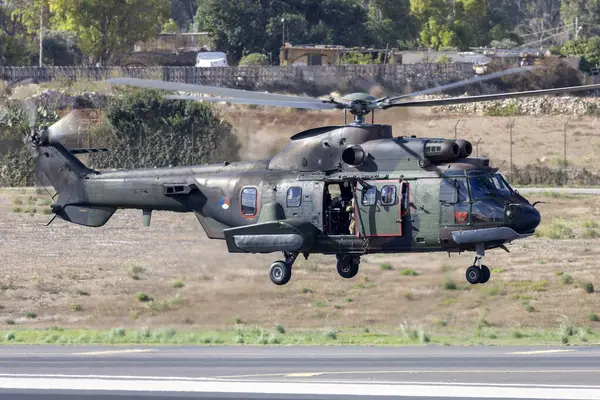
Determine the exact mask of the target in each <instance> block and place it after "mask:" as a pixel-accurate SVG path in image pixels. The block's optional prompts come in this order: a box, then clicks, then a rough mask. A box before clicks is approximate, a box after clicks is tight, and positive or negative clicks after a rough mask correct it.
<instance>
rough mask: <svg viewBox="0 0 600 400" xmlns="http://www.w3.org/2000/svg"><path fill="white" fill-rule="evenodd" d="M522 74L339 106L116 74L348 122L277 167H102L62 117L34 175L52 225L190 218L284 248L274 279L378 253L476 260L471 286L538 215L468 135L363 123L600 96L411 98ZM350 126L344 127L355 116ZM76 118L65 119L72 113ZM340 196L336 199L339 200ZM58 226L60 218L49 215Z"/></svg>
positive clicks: (43, 140)
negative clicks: (123, 212)
mask: <svg viewBox="0 0 600 400" xmlns="http://www.w3.org/2000/svg"><path fill="white" fill-rule="evenodd" d="M532 68H535V67H524V68H516V69H512V70H508V71H502V72H498V73H495V74H490V75H486V76H479V77H476V78H473V79H469V80H467V81H461V82H456V83H453V84H449V85H445V86H441V87H437V88H433V89H429V90H425V91H421V92H416V93H412V94H409V95H403V96H397V97H384V98H375V97H373V96H370V95H368V94H364V93H355V94H352V95H348V96H345V97H343V98H329V99H325V100H323V99H317V98H312V97H306V96H292V95H281V94H270V93H261V92H254V91H247V90H239V89H231V88H224V87H210V86H203V85H192V84H181V83H173V82H164V81H152V80H142V79H134V78H115V79H109V80H107V81H106V82H107V83H109V84H118V85H130V86H136V87H145V88H154V89H163V90H168V91H172V92H179V93H181V92H184V93H202V94H209V95H212V96H215V97H198V96H190V95H187V94H185V95H182V94H174V95H169V96H167V97H168V98H169V99H173V100H208V101H227V102H230V103H242V104H256V105H268V106H282V107H294V108H304V109H318V110H319V109H320V110H323V109H324V110H329V109H340V110H344V125H339V126H321V127H316V128H313V129H309V130H306V131H303V132H299V133H297V134H295V135H293V136H292V137H291V140H290V142H289V144H288V145H287V146H286V147H285V148H284V149H283V150H282V151H281V152H280V153H278V154H277V155H275V156H274V157H272V158H271V159H270V160H263V161H252V162H231V163H229V162H223V163H221V164H213V165H197V166H181V167H172V168H152V169H150V168H148V169H133V170H119V171H96V170H93V169H91V168H89V167H87V166H86V165H84V164H83V163H82V162H81V161H80V160H79V159H78V158H77V157H76V155H77V154H81V153H85V152H93V151H98V150H99V149H67V148H66V147H65V146H63V145H62V144H61V143H60V140H61V139H62V138H63V137H64V136H65V134H66V133H65V132H66V131H67V130H68V129H67V125H68V123H67V122H65V121H66V120H61V121H59V122H57V123H56V124H54V125H52V126H50V127H49V128H44V129H35V128H34V129H32V130H31V132H29V133H28V134H27V135H26V137H25V143H26V145H27V147H28V149H29V150H30V152H31V154H32V155H33V156H34V157H35V160H36V166H37V171H38V173H42V174H43V175H45V176H46V177H47V179H48V180H49V182H50V183H51V184H52V186H53V187H54V188H55V189H56V191H57V193H58V198H57V199H56V202H55V203H54V204H52V206H51V208H52V212H53V213H54V214H55V215H54V217H53V220H54V218H56V217H59V218H61V219H63V220H65V221H69V222H72V223H75V224H79V225H84V226H89V227H100V226H102V225H104V224H105V223H106V222H107V221H108V220H109V219H110V218H111V216H112V215H113V213H114V212H115V211H116V210H117V209H119V208H122V209H126V208H128V209H140V210H142V215H143V220H144V224H145V225H149V224H150V219H151V213H152V211H153V210H165V211H175V212H193V213H194V214H195V216H196V217H197V219H198V221H199V222H200V224H201V225H202V227H203V229H204V231H205V232H206V234H207V236H208V237H209V238H211V239H221V240H225V243H226V245H227V249H228V251H229V252H231V253H272V252H281V253H282V254H283V259H282V260H278V261H275V262H273V263H272V264H271V266H270V269H269V277H270V279H271V281H272V282H273V283H274V284H276V285H284V284H286V283H287V282H288V281H289V280H290V278H291V276H292V266H293V264H294V261H295V260H296V258H297V257H298V255H303V256H304V257H305V258H308V257H309V255H310V254H314V253H321V254H328V255H335V256H336V258H337V263H336V267H337V272H338V273H339V275H340V276H341V277H343V278H352V277H354V276H356V274H357V273H358V270H359V264H360V258H361V256H362V255H365V254H372V253H408V252H442V251H443V252H448V253H456V252H459V253H460V252H463V251H473V252H475V254H476V255H475V260H474V262H473V264H472V265H471V266H469V267H468V268H467V269H466V279H467V281H468V282H469V283H471V284H479V283H485V282H487V281H488V280H489V279H490V270H489V268H488V267H486V266H485V265H483V263H482V259H483V257H484V254H485V250H489V249H495V248H501V249H504V250H506V251H508V250H507V249H506V247H505V245H506V244H507V243H509V242H511V241H513V240H517V239H523V238H526V237H529V236H531V235H532V234H533V233H534V232H535V229H536V227H537V226H538V224H539V223H540V213H539V212H538V211H537V210H536V208H535V207H534V206H535V204H533V205H532V204H531V203H530V202H529V201H527V200H526V199H525V198H524V197H523V196H521V195H520V194H519V193H517V192H516V191H515V190H513V189H512V188H511V186H510V185H509V183H508V182H507V181H506V179H504V177H503V176H502V175H501V174H500V173H498V168H495V167H493V166H491V165H490V163H489V160H488V159H484V158H474V157H471V152H472V145H471V143H469V142H468V141H466V140H449V139H444V138H417V137H414V136H411V137H402V136H401V137H394V136H393V135H392V128H391V126H389V125H379V124H375V123H374V119H373V117H372V120H371V123H367V122H365V116H366V115H367V114H369V113H371V114H372V115H373V113H374V112H375V111H376V110H385V109H389V108H394V107H428V106H440V105H447V104H459V103H469V102H479V101H489V100H498V99H505V98H515V97H521V96H533V95H547V94H553V93H564V92H575V91H584V90H593V89H599V88H600V84H596V85H585V86H576V87H563V88H557V89H545V90H533V91H524V92H516V93H500V94H491V95H480V96H471V97H449V98H442V99H435V100H414V99H411V97H414V96H416V95H420V94H427V93H432V92H439V91H442V90H446V89H451V88H457V87H461V86H464V85H467V84H473V83H477V82H481V81H484V80H489V79H493V78H497V77H499V76H502V75H507V74H512V73H518V72H524V71H528V70H530V69H532ZM348 112H349V113H350V114H352V115H353V120H352V121H351V122H350V123H348V122H347V119H346V117H347V113H348ZM66 118H67V119H68V118H69V116H67V117H66ZM334 191H335V192H336V193H339V196H337V197H335V198H332V196H331V193H332V192H334ZM50 222H52V221H50Z"/></svg>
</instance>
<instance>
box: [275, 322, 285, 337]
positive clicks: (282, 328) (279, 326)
mask: <svg viewBox="0 0 600 400" xmlns="http://www.w3.org/2000/svg"><path fill="white" fill-rule="evenodd" d="M275 330H276V331H277V332H279V333H281V334H282V335H283V334H284V333H285V328H284V327H283V325H281V324H277V325H275Z"/></svg>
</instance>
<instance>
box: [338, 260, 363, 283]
mask: <svg viewBox="0 0 600 400" xmlns="http://www.w3.org/2000/svg"><path fill="white" fill-rule="evenodd" d="M336 257H337V263H336V267H337V272H338V274H340V276H341V277H342V278H346V279H349V278H354V277H355V276H356V274H358V266H359V265H360V256H353V255H350V254H338V255H337V256H336Z"/></svg>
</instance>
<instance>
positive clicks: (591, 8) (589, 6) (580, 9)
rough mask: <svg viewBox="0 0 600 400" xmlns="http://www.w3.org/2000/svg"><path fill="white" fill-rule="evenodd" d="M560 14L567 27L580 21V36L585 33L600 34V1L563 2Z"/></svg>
mask: <svg viewBox="0 0 600 400" xmlns="http://www.w3.org/2000/svg"><path fill="white" fill-rule="evenodd" d="M560 14H561V18H562V20H563V22H564V23H565V25H569V24H573V23H575V22H576V20H575V19H576V18H577V19H578V23H579V26H581V27H582V31H580V32H579V35H581V33H583V32H587V33H591V34H594V33H596V34H598V33H599V32H600V0H562V2H561V8H560ZM574 29H575V27H573V31H574Z"/></svg>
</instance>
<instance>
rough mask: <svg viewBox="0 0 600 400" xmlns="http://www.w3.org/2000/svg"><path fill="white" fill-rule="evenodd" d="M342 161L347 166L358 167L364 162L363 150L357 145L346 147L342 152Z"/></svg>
mask: <svg viewBox="0 0 600 400" xmlns="http://www.w3.org/2000/svg"><path fill="white" fill-rule="evenodd" d="M342 161H343V162H345V163H346V164H348V165H353V166H357V165H360V164H362V163H363V162H364V161H365V150H364V149H363V148H362V146H359V145H354V146H350V147H347V148H346V149H345V150H344V151H343V152H342Z"/></svg>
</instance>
